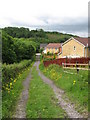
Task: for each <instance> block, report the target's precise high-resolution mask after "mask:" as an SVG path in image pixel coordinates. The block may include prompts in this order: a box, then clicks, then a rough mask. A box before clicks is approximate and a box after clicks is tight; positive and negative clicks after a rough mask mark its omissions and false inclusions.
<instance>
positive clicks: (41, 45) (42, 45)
mask: <svg viewBox="0 0 90 120" xmlns="http://www.w3.org/2000/svg"><path fill="white" fill-rule="evenodd" d="M47 45H48V44H47V43H41V44H40V49H44V50H45V48H46V46H47Z"/></svg>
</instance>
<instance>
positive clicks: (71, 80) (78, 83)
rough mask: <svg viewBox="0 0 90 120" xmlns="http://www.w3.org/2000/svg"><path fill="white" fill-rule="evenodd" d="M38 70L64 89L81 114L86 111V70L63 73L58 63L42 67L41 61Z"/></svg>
mask: <svg viewBox="0 0 90 120" xmlns="http://www.w3.org/2000/svg"><path fill="white" fill-rule="evenodd" d="M40 70H41V71H42V72H43V73H44V74H45V75H46V76H47V77H49V78H50V79H51V80H53V81H54V83H55V84H56V85H57V86H58V87H59V88H61V89H63V90H64V91H65V95H66V96H68V97H69V99H70V101H71V102H72V103H74V104H75V107H76V109H77V110H78V111H79V112H80V113H83V114H85V115H86V114H87V113H88V71H82V70H80V71H79V74H75V73H76V71H75V70H68V72H70V73H74V74H70V73H65V72H64V70H63V68H62V67H60V66H58V65H50V66H49V67H46V68H45V67H44V65H43V64H42V63H41V65H40Z"/></svg>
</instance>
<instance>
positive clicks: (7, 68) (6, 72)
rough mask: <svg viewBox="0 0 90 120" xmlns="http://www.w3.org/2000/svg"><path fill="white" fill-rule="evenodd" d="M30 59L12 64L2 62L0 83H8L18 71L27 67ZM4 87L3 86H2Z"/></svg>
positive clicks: (4, 84)
mask: <svg viewBox="0 0 90 120" xmlns="http://www.w3.org/2000/svg"><path fill="white" fill-rule="evenodd" d="M31 62H32V61H31V60H24V61H21V62H20V63H14V64H10V65H9V64H8V65H6V64H3V66H2V83H3V86H4V87H5V86H6V84H7V83H10V82H11V81H12V80H13V79H15V78H16V77H17V76H18V75H19V73H20V72H21V71H22V70H24V69H25V68H26V67H28V66H29V65H30V64H31ZM3 89H4V88H3Z"/></svg>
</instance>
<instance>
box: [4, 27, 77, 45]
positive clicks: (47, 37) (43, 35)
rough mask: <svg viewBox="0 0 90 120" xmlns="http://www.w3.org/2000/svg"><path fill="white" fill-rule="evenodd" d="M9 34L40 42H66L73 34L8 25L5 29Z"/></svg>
mask: <svg viewBox="0 0 90 120" xmlns="http://www.w3.org/2000/svg"><path fill="white" fill-rule="evenodd" d="M3 30H4V31H5V32H6V33H7V34H9V35H10V36H12V37H13V38H29V39H31V40H33V41H34V42H38V43H50V42H52V43H53V42H56V43H57V42H65V41H66V40H67V39H69V38H70V37H71V36H73V37H76V36H74V35H71V34H63V33H59V32H45V31H44V30H42V29H40V30H31V31H30V30H29V29H28V28H23V27H21V28H18V27H6V28H4V29H3Z"/></svg>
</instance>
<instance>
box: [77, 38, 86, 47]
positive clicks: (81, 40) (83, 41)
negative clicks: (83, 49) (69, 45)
mask: <svg viewBox="0 0 90 120" xmlns="http://www.w3.org/2000/svg"><path fill="white" fill-rule="evenodd" d="M75 39H76V40H77V41H79V42H80V43H82V44H83V45H84V46H88V38H81V37H78V38H75Z"/></svg>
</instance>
